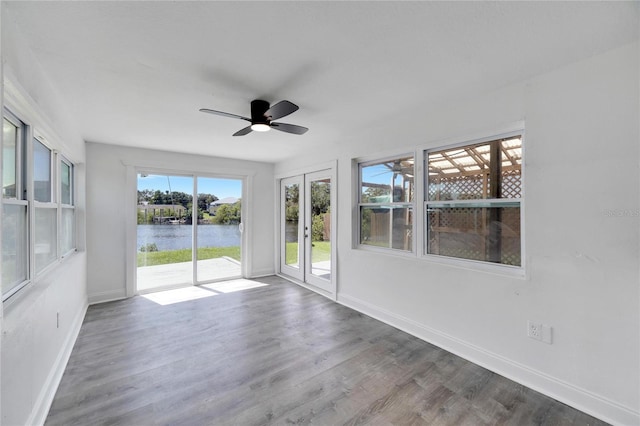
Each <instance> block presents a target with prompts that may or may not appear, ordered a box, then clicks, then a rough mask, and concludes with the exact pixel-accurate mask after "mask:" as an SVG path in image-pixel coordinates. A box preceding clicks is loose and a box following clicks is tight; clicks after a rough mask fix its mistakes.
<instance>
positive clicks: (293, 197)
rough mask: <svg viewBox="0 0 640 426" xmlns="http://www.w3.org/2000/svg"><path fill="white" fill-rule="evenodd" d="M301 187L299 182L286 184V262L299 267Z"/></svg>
mask: <svg viewBox="0 0 640 426" xmlns="http://www.w3.org/2000/svg"><path fill="white" fill-rule="evenodd" d="M299 194H300V188H299V187H298V184H297V183H294V184H291V185H285V187H284V200H285V201H284V202H285V204H284V208H285V248H284V250H285V264H286V265H289V266H293V267H296V268H298V267H299V265H300V259H298V253H299V252H298V240H299V238H298V224H299V220H300V218H299V215H300V200H299Z"/></svg>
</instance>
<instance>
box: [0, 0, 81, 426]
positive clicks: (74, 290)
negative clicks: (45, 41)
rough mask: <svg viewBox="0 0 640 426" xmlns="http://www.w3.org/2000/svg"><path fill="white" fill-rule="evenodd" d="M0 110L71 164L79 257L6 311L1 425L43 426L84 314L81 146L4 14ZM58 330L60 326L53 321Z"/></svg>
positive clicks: (53, 270)
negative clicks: (41, 136) (43, 138)
mask: <svg viewBox="0 0 640 426" xmlns="http://www.w3.org/2000/svg"><path fill="white" fill-rule="evenodd" d="M2 63H3V66H4V71H5V72H4V83H5V84H4V86H5V87H4V90H3V93H4V105H5V106H6V107H8V108H10V109H11V111H12V112H13V113H15V114H16V115H18V117H20V118H21V119H22V120H24V121H26V122H27V123H28V124H30V125H33V126H34V127H35V128H37V129H39V130H40V131H41V132H43V133H44V134H45V135H46V136H47V139H48V141H49V143H50V144H51V145H52V146H53V147H55V148H57V149H59V150H60V151H61V152H62V153H64V154H65V155H66V156H67V157H68V158H69V159H71V160H72V161H73V162H75V163H76V165H77V167H76V169H75V174H76V184H77V186H76V219H77V231H78V235H77V236H78V248H79V251H78V252H77V253H75V254H73V255H71V256H69V257H67V258H66V259H65V260H64V261H63V262H61V263H58V264H56V265H55V266H53V267H52V268H51V269H49V270H47V271H46V272H45V273H43V274H41V275H40V276H39V277H37V278H36V279H34V280H33V282H32V283H31V284H30V285H28V286H27V287H25V288H24V289H22V290H21V291H20V292H18V293H17V294H16V295H14V296H13V297H11V298H10V299H9V301H7V302H5V303H4V318H3V321H2V342H1V344H0V348H1V363H0V368H1V370H2V376H1V386H0V399H1V405H2V420H1V421H0V423H2V424H3V425H24V424H41V423H42V422H43V421H44V418H45V416H46V414H47V411H48V409H49V405H50V402H51V400H52V399H53V396H54V393H55V390H56V388H57V385H58V382H59V380H60V378H61V375H62V372H63V371H64V367H65V365H66V362H67V360H68V356H69V354H70V352H71V349H72V347H73V343H74V341H75V338H76V336H77V332H78V330H79V328H80V325H81V322H82V319H83V317H84V312H85V310H86V307H87V294H86V256H85V253H84V201H85V197H84V179H85V177H84V167H83V164H82V163H83V162H84V155H85V152H84V142H83V141H82V139H81V138H80V136H79V135H78V133H77V132H76V131H74V126H73V121H72V119H71V118H70V117H69V116H68V115H67V114H66V112H65V108H64V105H63V104H62V101H61V100H62V99H64V98H63V97H62V96H60V94H59V93H56V92H55V90H54V89H53V88H52V87H51V85H50V84H49V82H48V80H47V78H46V70H43V69H42V68H41V67H40V65H39V64H38V63H37V62H36V61H35V60H34V58H33V56H32V55H31V52H30V51H29V48H28V46H27V45H26V44H25V43H24V42H23V40H22V39H21V37H20V31H19V29H18V28H15V26H14V24H13V21H12V20H11V18H10V16H9V14H8V13H6V10H5V9H3V11H2ZM58 316H59V319H60V322H59V326H57V324H56V323H57V317H58Z"/></svg>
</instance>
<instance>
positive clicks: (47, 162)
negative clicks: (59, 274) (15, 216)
mask: <svg viewBox="0 0 640 426" xmlns="http://www.w3.org/2000/svg"><path fill="white" fill-rule="evenodd" d="M52 158H53V153H52V152H51V150H50V149H49V148H47V147H46V146H45V145H44V144H43V143H42V142H40V141H39V140H37V139H33V161H32V166H33V180H32V181H33V201H34V203H33V205H34V210H35V213H34V216H35V220H34V231H33V234H34V239H35V242H34V252H35V259H34V260H35V268H36V270H35V272H36V274H37V273H38V272H40V271H42V270H43V269H44V268H46V267H47V266H48V265H49V264H51V263H52V262H53V261H55V260H56V258H57V256H58V243H57V241H58V239H57V232H58V231H57V222H58V220H57V207H58V206H57V204H55V203H53V202H52V201H53V200H52V198H53V197H52V195H53V191H52V187H53V179H52V173H51V169H52V167H51V162H52Z"/></svg>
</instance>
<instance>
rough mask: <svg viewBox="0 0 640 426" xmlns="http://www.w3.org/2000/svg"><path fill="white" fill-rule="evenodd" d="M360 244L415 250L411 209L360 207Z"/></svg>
mask: <svg viewBox="0 0 640 426" xmlns="http://www.w3.org/2000/svg"><path fill="white" fill-rule="evenodd" d="M360 224H361V228H360V244H366V245H371V246H376V247H386V248H394V249H398V250H406V251H412V250H413V241H412V228H413V209H412V208H411V207H394V206H384V205H383V206H380V207H365V206H361V207H360Z"/></svg>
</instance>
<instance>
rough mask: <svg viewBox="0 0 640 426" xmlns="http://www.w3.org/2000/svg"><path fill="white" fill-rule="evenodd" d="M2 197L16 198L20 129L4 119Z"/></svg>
mask: <svg viewBox="0 0 640 426" xmlns="http://www.w3.org/2000/svg"><path fill="white" fill-rule="evenodd" d="M2 138H3V139H2V197H3V198H16V162H17V161H18V159H17V151H16V149H17V147H18V128H17V127H16V126H14V125H13V124H12V123H11V122H10V121H9V120H7V119H6V118H5V119H4V123H3V125H2Z"/></svg>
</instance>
